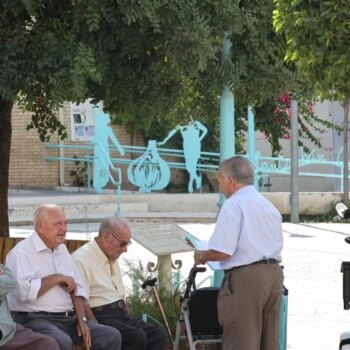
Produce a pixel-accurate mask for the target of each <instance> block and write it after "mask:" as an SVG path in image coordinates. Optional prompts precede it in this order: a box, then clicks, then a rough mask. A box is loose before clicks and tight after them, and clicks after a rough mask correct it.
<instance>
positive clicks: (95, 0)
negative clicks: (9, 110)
mask: <svg viewBox="0 0 350 350" xmlns="http://www.w3.org/2000/svg"><path fill="white" fill-rule="evenodd" d="M272 11H273V1H272V0H263V1H259V2H256V1H247V2H242V1H240V0H230V1H228V0H215V1H199V0H191V1H188V0H174V1H171V2H169V1H167V0H157V1H149V0H140V1H132V2H127V1H122V0H120V1H114V0H75V1H71V0H63V1H59V2H53V1H50V0H45V1H37V0H26V1H17V2H13V1H10V0H6V1H2V2H1V3H0V49H1V52H2V56H1V57H0V72H1V73H0V97H1V98H2V99H11V100H13V99H14V98H15V97H16V96H17V95H18V93H19V92H20V93H21V95H20V99H19V101H20V105H21V106H22V107H23V108H24V109H26V110H32V111H33V112H34V116H33V121H32V123H30V125H29V126H28V128H33V127H35V128H37V129H38V131H39V134H40V137H41V139H42V140H44V141H45V140H48V138H49V135H50V134H51V133H52V132H55V131H57V130H58V132H59V134H60V135H61V137H62V138H64V137H66V134H65V132H64V130H63V127H62V126H61V125H60V123H59V121H58V120H57V117H56V114H55V111H56V110H57V108H58V107H59V105H60V104H61V103H63V102H64V101H67V100H68V101H74V102H79V101H82V100H84V99H86V98H88V97H90V98H93V99H95V100H96V101H99V100H103V101H104V105H105V107H106V109H107V110H109V111H110V112H112V113H113V115H114V116H115V122H117V123H125V124H127V125H129V126H130V127H131V126H132V125H137V128H138V129H139V130H141V131H142V132H143V133H144V135H145V137H146V138H155V136H157V138H159V137H161V136H164V133H165V132H166V131H167V130H169V129H171V128H173V127H174V126H175V125H177V124H178V123H180V122H183V121H184V119H185V118H187V117H188V116H189V115H192V117H193V119H199V120H201V121H202V122H204V123H206V124H208V125H213V128H214V130H217V125H218V119H219V113H218V106H219V98H220V94H221V91H222V88H223V86H224V85H228V86H230V87H231V88H232V89H233V90H234V93H235V102H236V105H237V111H238V112H237V113H238V114H240V112H239V111H245V110H246V106H247V104H251V105H253V106H256V107H259V106H263V105H264V104H266V103H269V101H271V100H272V99H274V98H276V96H279V95H280V94H281V93H283V92H285V91H292V90H294V89H295V86H298V87H300V88H301V89H303V88H304V87H305V86H304V85H305V84H303V83H302V82H301V81H300V80H298V79H297V76H296V73H295V72H294V71H293V69H292V68H291V66H289V65H286V64H285V62H284V61H283V56H284V52H285V47H286V44H285V42H284V38H283V37H281V36H278V35H276V34H275V33H274V30H273V27H272ZM224 35H227V37H228V38H229V39H230V40H231V41H232V44H233V47H232V51H231V53H230V54H229V55H228V57H227V59H226V60H225V62H223V61H222V57H221V55H222V44H223V39H224ZM243 115H245V112H243ZM244 118H245V116H244V117H243V121H241V120H238V121H237V123H236V125H237V126H238V127H241V126H242V128H243V127H244ZM259 118H260V116H259ZM257 124H258V125H259V126H260V125H262V126H264V127H265V128H266V126H268V125H269V124H268V122H265V117H261V120H260V121H259V122H258V123H257ZM237 132H238V135H237V136H238V137H239V136H241V135H240V134H239V133H241V130H240V129H239V130H238V131H237ZM215 135H216V136H215V137H217V134H215ZM239 143H240V141H239ZM215 147H217V146H213V148H215Z"/></svg>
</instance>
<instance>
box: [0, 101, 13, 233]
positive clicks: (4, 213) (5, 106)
mask: <svg viewBox="0 0 350 350" xmlns="http://www.w3.org/2000/svg"><path fill="white" fill-rule="evenodd" d="M12 106H13V102H12V101H7V100H1V99H0V236H4V237H8V236H9V218H8V198H7V196H8V187H9V168H10V150H11V135H12V126H11V112H12Z"/></svg>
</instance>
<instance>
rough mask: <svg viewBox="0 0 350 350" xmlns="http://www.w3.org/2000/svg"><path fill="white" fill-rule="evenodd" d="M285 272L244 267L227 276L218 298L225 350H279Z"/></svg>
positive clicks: (269, 266) (276, 268) (263, 266)
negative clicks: (280, 315)
mask: <svg viewBox="0 0 350 350" xmlns="http://www.w3.org/2000/svg"><path fill="white" fill-rule="evenodd" d="M282 288H283V272H282V268H281V267H280V266H278V265H276V264H258V265H249V266H242V267H239V268H236V269H233V270H232V271H230V272H228V273H226V274H225V277H224V280H223V281H222V285H221V288H220V291H219V297H218V317H219V322H220V324H221V326H222V328H223V337H222V342H223V348H224V350H278V329H279V313H280V305H281V298H282Z"/></svg>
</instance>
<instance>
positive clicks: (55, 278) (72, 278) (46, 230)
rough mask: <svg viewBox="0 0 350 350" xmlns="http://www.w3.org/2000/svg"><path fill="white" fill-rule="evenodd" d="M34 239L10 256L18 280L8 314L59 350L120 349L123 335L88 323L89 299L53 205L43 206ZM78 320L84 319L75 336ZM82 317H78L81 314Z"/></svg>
mask: <svg viewBox="0 0 350 350" xmlns="http://www.w3.org/2000/svg"><path fill="white" fill-rule="evenodd" d="M34 227H35V231H34V232H33V234H32V235H31V236H30V237H28V238H26V239H24V240H23V241H21V242H19V243H17V244H16V246H15V247H14V248H13V249H12V250H11V251H10V252H9V254H8V255H7V259H6V265H7V266H8V267H9V268H10V269H11V270H12V272H13V275H14V277H15V278H16V279H17V285H16V288H15V290H14V291H13V292H11V293H9V294H8V302H9V307H10V310H11V311H13V312H14V319H15V321H16V322H17V323H19V324H22V325H23V326H25V327H28V328H31V329H32V330H34V331H37V332H40V333H43V334H46V335H50V336H51V337H53V338H54V339H55V340H56V342H57V343H58V345H59V347H60V349H61V350H73V347H74V344H75V343H78V344H79V343H85V344H86V345H88V346H89V347H91V348H92V349H99V350H102V349H106V350H110V349H116V350H120V349H121V335H120V333H119V332H118V331H117V330H116V329H114V328H112V327H105V326H102V325H97V324H95V323H94V322H90V321H87V320H86V317H85V315H84V301H85V300H86V298H87V294H86V291H85V289H84V287H83V283H82V281H81V277H80V274H79V271H78V269H77V268H76V266H75V264H74V261H73V259H72V258H71V256H70V254H69V252H68V250H67V248H66V246H65V245H64V244H63V243H64V239H65V237H66V233H67V218H66V215H65V213H64V212H63V210H62V209H61V208H60V207H59V206H57V205H55V204H45V205H41V206H40V207H38V208H37V209H36V210H35V213H34ZM72 298H73V299H75V304H76V305H75V307H76V308H77V309H79V310H78V312H77V314H79V315H82V321H83V322H82V324H83V326H82V329H81V330H80V329H79V330H78V327H77V321H78V320H77V315H76V313H75V310H73V302H72ZM79 311H80V312H79Z"/></svg>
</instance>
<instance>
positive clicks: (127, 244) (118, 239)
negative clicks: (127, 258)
mask: <svg viewBox="0 0 350 350" xmlns="http://www.w3.org/2000/svg"><path fill="white" fill-rule="evenodd" d="M111 234H112V236H113V237H114V238H115V239H116V240H117V241H119V243H120V248H124V247H128V246H129V245H130V244H131V241H129V242H125V241H122V240H121V239H120V238H118V236H117V235H116V234H114V233H113V232H111Z"/></svg>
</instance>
